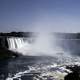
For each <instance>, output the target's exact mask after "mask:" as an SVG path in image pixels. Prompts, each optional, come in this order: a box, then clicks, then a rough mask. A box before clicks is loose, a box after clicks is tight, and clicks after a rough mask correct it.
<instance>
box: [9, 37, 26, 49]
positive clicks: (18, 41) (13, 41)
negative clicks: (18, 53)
mask: <svg viewBox="0 0 80 80" xmlns="http://www.w3.org/2000/svg"><path fill="white" fill-rule="evenodd" d="M24 43H25V42H24V40H23V38H15V37H13V38H8V45H9V49H10V50H13V49H19V48H21V47H22V46H23V45H24Z"/></svg>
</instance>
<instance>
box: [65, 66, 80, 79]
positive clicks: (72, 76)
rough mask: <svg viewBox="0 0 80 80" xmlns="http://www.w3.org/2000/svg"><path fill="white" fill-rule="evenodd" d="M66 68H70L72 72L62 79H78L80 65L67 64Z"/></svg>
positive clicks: (79, 77) (79, 76)
mask: <svg viewBox="0 0 80 80" xmlns="http://www.w3.org/2000/svg"><path fill="white" fill-rule="evenodd" d="M67 69H70V70H71V71H72V73H69V74H68V75H67V76H65V78H64V80H80V66H77V65H74V66H67Z"/></svg>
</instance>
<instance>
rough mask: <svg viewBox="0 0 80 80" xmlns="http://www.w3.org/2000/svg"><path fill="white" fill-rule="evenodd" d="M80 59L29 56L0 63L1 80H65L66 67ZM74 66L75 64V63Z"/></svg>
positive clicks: (68, 71)
mask: <svg viewBox="0 0 80 80" xmlns="http://www.w3.org/2000/svg"><path fill="white" fill-rule="evenodd" d="M76 61H79V60H78V58H77V59H76V58H73V59H72V58H70V57H66V59H65V57H64V58H62V57H61V58H60V56H55V57H49V56H45V57H42V56H27V57H22V56H21V57H18V58H15V59H9V60H6V61H0V80H64V76H65V75H67V74H68V73H70V72H71V71H70V70H67V69H66V65H69V64H71V63H72V62H75V63H78V62H76ZM73 64H74V63H73Z"/></svg>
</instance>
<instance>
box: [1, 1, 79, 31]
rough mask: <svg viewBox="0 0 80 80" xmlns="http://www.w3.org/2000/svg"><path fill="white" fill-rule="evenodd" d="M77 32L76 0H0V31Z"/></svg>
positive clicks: (77, 7)
mask: <svg viewBox="0 0 80 80" xmlns="http://www.w3.org/2000/svg"><path fill="white" fill-rule="evenodd" d="M39 30H42V31H50V32H80V0H0V32H11V31H39Z"/></svg>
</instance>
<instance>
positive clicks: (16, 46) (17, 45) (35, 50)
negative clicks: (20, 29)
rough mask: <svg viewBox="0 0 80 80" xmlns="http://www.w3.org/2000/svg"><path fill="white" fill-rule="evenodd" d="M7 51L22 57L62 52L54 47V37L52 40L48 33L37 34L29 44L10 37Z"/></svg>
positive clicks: (57, 47)
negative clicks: (19, 54)
mask: <svg viewBox="0 0 80 80" xmlns="http://www.w3.org/2000/svg"><path fill="white" fill-rule="evenodd" d="M8 45H9V49H10V50H12V51H15V52H19V53H21V54H23V55H32V56H33V55H35V56H36V55H37V56H40V55H49V56H50V55H51V56H52V55H55V53H61V52H62V51H63V50H62V49H61V48H60V47H59V46H56V41H55V37H54V39H52V37H51V35H49V34H48V33H39V34H38V35H37V37H36V39H35V42H34V43H32V44H30V43H29V42H28V41H27V39H26V40H25V39H24V38H18V37H12V38H8Z"/></svg>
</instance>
